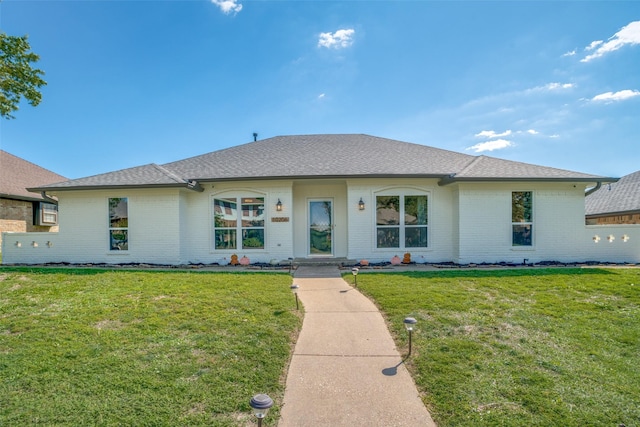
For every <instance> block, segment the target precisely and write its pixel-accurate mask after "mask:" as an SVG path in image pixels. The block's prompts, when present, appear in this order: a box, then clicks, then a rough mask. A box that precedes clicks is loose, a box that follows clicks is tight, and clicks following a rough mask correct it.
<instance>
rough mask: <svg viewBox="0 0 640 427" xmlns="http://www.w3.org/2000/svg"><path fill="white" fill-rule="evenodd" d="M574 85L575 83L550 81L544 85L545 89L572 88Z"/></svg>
mask: <svg viewBox="0 0 640 427" xmlns="http://www.w3.org/2000/svg"><path fill="white" fill-rule="evenodd" d="M572 87H573V83H548V84H546V85H545V86H543V89H546V90H558V89H571V88H572Z"/></svg>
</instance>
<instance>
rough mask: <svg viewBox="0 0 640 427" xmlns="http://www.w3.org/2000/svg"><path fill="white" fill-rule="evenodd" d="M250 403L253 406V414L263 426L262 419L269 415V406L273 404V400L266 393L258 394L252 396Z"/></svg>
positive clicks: (259, 426)
mask: <svg viewBox="0 0 640 427" xmlns="http://www.w3.org/2000/svg"><path fill="white" fill-rule="evenodd" d="M249 405H250V406H251V408H253V415H255V416H256V418H257V419H258V427H261V426H262V419H263V418H264V417H266V416H267V412H269V408H271V407H272V406H273V400H271V398H270V397H269V396H267V395H266V394H256V395H255V396H253V397H252V398H251V402H249Z"/></svg>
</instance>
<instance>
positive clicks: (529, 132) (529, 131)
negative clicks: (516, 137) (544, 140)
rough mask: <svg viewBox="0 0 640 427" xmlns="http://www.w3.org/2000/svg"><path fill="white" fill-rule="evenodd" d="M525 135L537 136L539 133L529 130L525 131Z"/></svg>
mask: <svg viewBox="0 0 640 427" xmlns="http://www.w3.org/2000/svg"><path fill="white" fill-rule="evenodd" d="M527 133H528V134H529V135H537V134H539V133H540V132H538V131H537V130H535V129H529V130H528V131H527Z"/></svg>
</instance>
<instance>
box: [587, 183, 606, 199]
mask: <svg viewBox="0 0 640 427" xmlns="http://www.w3.org/2000/svg"><path fill="white" fill-rule="evenodd" d="M600 187H602V181H598V182H597V183H596V186H595V187H593V188H591V189H589V190H587V191H586V192H585V193H584V197H587V196H588V195H590V194H593V193H595V192H596V191H598V190H599V189H600Z"/></svg>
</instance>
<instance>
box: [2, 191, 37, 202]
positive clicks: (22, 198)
mask: <svg viewBox="0 0 640 427" xmlns="http://www.w3.org/2000/svg"><path fill="white" fill-rule="evenodd" d="M29 191H31V190H29ZM0 198H1V199H11V200H20V201H23V202H42V201H44V199H43V198H42V197H40V196H35V195H34V196H33V197H29V196H19V195H16V194H4V193H0Z"/></svg>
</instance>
